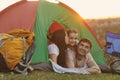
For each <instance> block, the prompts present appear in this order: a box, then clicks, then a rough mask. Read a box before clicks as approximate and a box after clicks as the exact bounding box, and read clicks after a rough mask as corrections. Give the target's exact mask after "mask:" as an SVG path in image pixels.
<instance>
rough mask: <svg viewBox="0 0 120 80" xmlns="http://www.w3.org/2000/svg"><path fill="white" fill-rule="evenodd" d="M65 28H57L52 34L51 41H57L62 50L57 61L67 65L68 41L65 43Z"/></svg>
mask: <svg viewBox="0 0 120 80" xmlns="http://www.w3.org/2000/svg"><path fill="white" fill-rule="evenodd" d="M65 36H66V34H65V30H57V31H55V32H54V33H53V34H52V36H51V41H52V42H53V43H55V44H56V45H57V46H58V48H59V51H60V54H59V55H58V59H57V63H58V64H59V65H61V66H63V67H65V53H66V49H67V46H66V43H65Z"/></svg>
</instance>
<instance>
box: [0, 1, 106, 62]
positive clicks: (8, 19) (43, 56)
mask: <svg viewBox="0 0 120 80" xmlns="http://www.w3.org/2000/svg"><path fill="white" fill-rule="evenodd" d="M54 21H57V22H59V23H60V24H61V25H63V26H64V27H65V28H67V29H69V28H76V29H77V30H78V31H79V34H80V35H79V39H80V38H83V37H87V38H89V39H90V40H91V41H92V43H93V47H92V50H91V54H92V56H93V58H94V59H95V61H96V62H97V63H98V64H106V59H105V57H104V52H103V50H102V48H101V44H100V42H99V40H98V39H97V38H96V36H95V34H94V32H93V31H92V29H91V27H90V26H89V25H88V24H87V23H86V22H85V21H84V20H83V19H82V17H80V15H79V14H77V13H76V12H75V11H74V10H72V9H71V8H70V7H68V6H67V5H65V4H63V3H61V2H58V3H51V2H48V1H46V0H40V1H31V2H29V1H26V0H22V1H19V2H17V3H15V4H13V5H11V6H9V7H7V8H6V9H4V10H3V11H2V12H0V33H5V32H7V31H10V30H12V29H28V30H30V31H34V33H35V38H36V43H37V44H36V49H35V53H34V55H33V58H32V63H37V62H48V50H47V46H48V41H47V37H46V35H47V32H48V29H49V27H50V25H51V24H52V23H53V22H54Z"/></svg>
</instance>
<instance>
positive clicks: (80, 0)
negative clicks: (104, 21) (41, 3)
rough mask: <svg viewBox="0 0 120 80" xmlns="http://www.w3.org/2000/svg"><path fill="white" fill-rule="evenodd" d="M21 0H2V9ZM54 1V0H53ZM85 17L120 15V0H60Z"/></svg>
mask: <svg viewBox="0 0 120 80" xmlns="http://www.w3.org/2000/svg"><path fill="white" fill-rule="evenodd" d="M16 1H20V0H0V11H1V10H3V9H4V8H6V7H7V6H8V5H10V4H13V3H14V2H16ZM33 1H35V0H33ZM52 1H53V0H52ZM59 1H61V2H63V3H65V4H67V5H68V6H69V7H71V8H72V9H74V10H75V11H76V12H77V13H79V14H80V15H81V16H82V17H83V18H88V19H89V18H109V17H120V0H59Z"/></svg>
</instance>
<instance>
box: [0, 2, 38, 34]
mask: <svg viewBox="0 0 120 80" xmlns="http://www.w3.org/2000/svg"><path fill="white" fill-rule="evenodd" d="M37 6H38V2H27V1H25V0H23V1H20V2H17V3H15V4H13V5H11V6H9V7H8V8H6V9H5V10H3V11H2V12H0V32H1V33H4V32H8V31H10V30H13V29H27V30H30V31H32V30H33V28H34V23H35V19H36V11H37Z"/></svg>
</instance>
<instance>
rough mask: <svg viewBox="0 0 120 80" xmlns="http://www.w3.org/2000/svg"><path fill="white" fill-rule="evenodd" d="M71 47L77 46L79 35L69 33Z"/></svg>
mask: <svg viewBox="0 0 120 80" xmlns="http://www.w3.org/2000/svg"><path fill="white" fill-rule="evenodd" d="M68 37H69V45H71V46H75V45H76V43H77V40H78V33H69V35H68Z"/></svg>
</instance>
